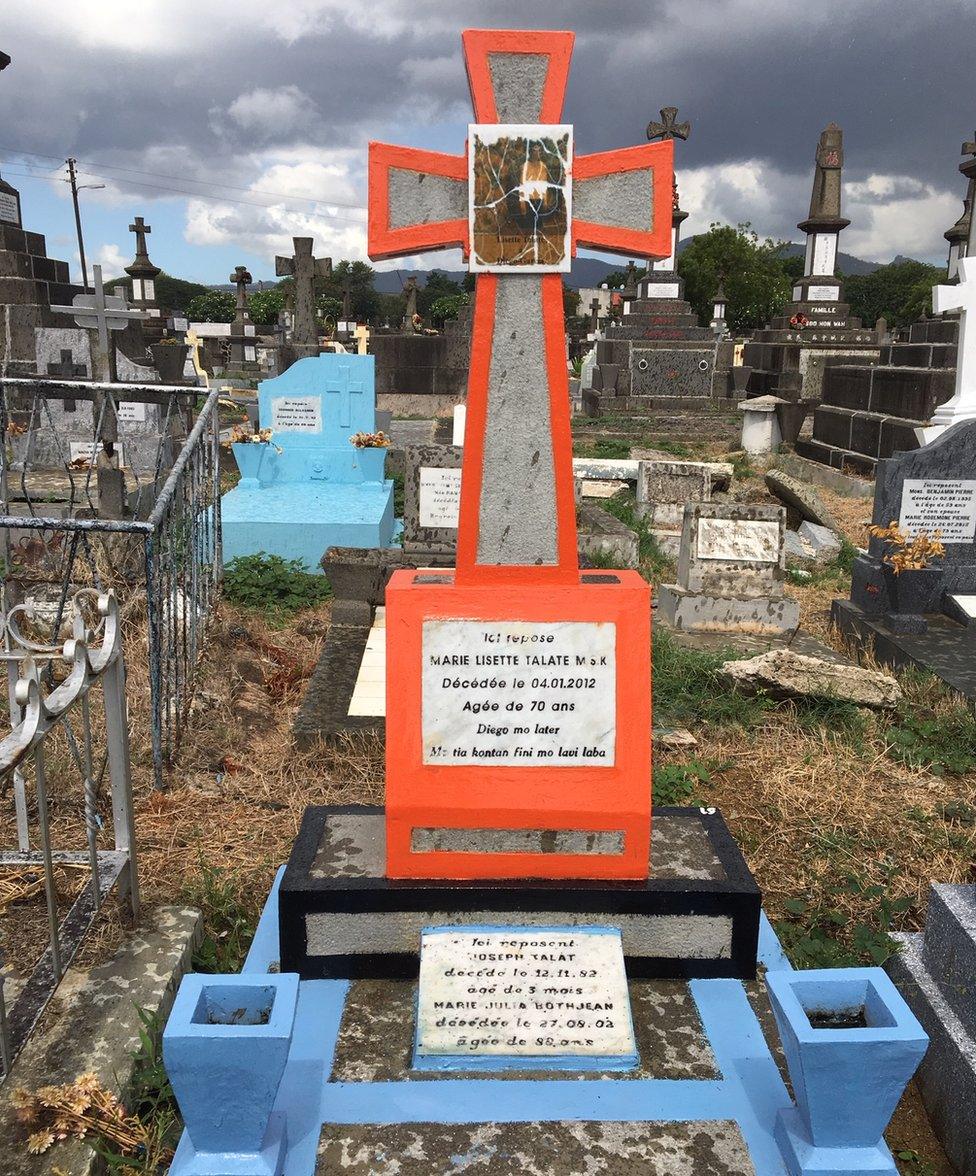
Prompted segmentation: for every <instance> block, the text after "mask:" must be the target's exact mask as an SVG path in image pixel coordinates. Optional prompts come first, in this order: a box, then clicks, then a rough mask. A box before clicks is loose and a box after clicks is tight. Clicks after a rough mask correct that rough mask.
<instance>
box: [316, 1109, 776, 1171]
mask: <svg viewBox="0 0 976 1176" xmlns="http://www.w3.org/2000/svg"><path fill="white" fill-rule="evenodd" d="M462 1172H463V1173H466V1174H467V1176H479V1174H483V1176H567V1174H568V1173H576V1172H585V1173H587V1176H633V1174H634V1173H635V1172H640V1173H641V1174H642V1176H720V1174H724V1173H730V1174H731V1173H735V1176H752V1174H753V1173H754V1172H755V1168H754V1167H753V1165H752V1161H751V1160H750V1159H749V1152H748V1150H747V1148H746V1145H745V1141H744V1140H743V1138H742V1135H741V1133H740V1131H739V1129H738V1127H737V1126H736V1124H735V1123H730V1122H722V1121H707V1122H700V1123H615V1122H606V1123H580V1122H573V1121H567V1122H548V1123H458V1124H454V1123H450V1124H448V1123H443V1124H442V1123H404V1124H396V1125H390V1124H379V1125H365V1126H358V1125H350V1126H342V1127H338V1128H336V1127H331V1126H328V1125H327V1126H326V1128H325V1130H324V1132H323V1136H322V1142H321V1144H320V1145H319V1157H318V1165H317V1167H316V1169H315V1173H316V1176H333V1174H336V1173H342V1174H343V1176H360V1174H361V1176H367V1174H368V1176H393V1174H394V1173H395V1174H396V1176H432V1174H434V1173H436V1174H437V1176H454V1174H455V1173H462Z"/></svg>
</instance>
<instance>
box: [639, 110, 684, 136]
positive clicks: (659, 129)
mask: <svg viewBox="0 0 976 1176" xmlns="http://www.w3.org/2000/svg"><path fill="white" fill-rule="evenodd" d="M660 113H661V121H660V122H657V121H656V120H655V119H652V120H651V121H650V122H649V123H648V124H647V137H648V139H650V140H651V142H652V143H653V142H654V140H655V139H687V138H688V136H689V135H690V134H691V123H690V122H683V123H679V122H675V119H676V118H677V117H678V108H677V106H662V107H661V112H660Z"/></svg>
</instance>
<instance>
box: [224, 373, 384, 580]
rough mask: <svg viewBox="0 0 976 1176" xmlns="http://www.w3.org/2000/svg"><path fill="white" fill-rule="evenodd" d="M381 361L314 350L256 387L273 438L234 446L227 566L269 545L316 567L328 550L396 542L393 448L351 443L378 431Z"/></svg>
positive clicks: (272, 552)
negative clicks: (236, 478) (389, 462)
mask: <svg viewBox="0 0 976 1176" xmlns="http://www.w3.org/2000/svg"><path fill="white" fill-rule="evenodd" d="M374 363H375V360H374V357H373V356H372V355H342V354H338V355H316V356H310V357H309V358H307V359H300V360H298V362H297V363H295V364H293V365H292V366H291V367H290V368H289V369H288V370H287V371H286V372H285V373H284V374H283V375H280V376H277V377H275V378H274V379H272V380H262V382H261V383H260V384H259V385H258V401H259V418H260V426H261V428H262V429H271V430H272V441H271V444H269V445H256V444H244V445H235V446H234V447H233V449H234V456H235V458H236V459H237V464H238V467H239V468H240V471H241V482H240V484H239V485H238V486H236V487H235V488H234V489H233V490H231V491H229V492H228V493H227V494H225V495H224V496H223V499H222V502H221V509H222V515H223V549H224V563H225V564H227V563H230V561H231V560H232V559H235V558H236V557H237V556H239V555H254V554H255V553H256V552H259V551H264V552H266V553H267V554H269V555H280V556H282V557H283V558H284V559H298V560H301V562H302V563H303V564H304V565H305V567H306V568H307V569H308V570H309V571H312V572H318V571H320V570H321V569H320V567H319V560H320V559H321V558H322V556H323V555H324V554H325V551H326V549H327V548H329V547H390V546H392V544H393V538H394V534H395V522H394V517H393V482H392V481H390V480H389V479H387V478H386V477H385V476H384V468H383V462H384V458H385V456H386V450H385V449H356V448H355V447H354V446H353V445H352V444H351V443H350V440H349V438H350V437H351V436H352V435H353V434H354V433H359V432H365V433H372V432H374V431H375V429H376V404H375V396H374ZM279 449H280V450H281V452H280V453H279V452H278V450H279Z"/></svg>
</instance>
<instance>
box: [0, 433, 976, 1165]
mask: <svg viewBox="0 0 976 1176" xmlns="http://www.w3.org/2000/svg"><path fill="white" fill-rule="evenodd" d="M631 443H635V442H634V441H633V439H632V438H627V439H626V440H621V439H616V438H612V437H611V438H607V437H601V436H600V435H599V434H595V435H594V434H592V433H590V434H587V435H586V436H585V438H581V439H578V441H577V449H578V452H581V453H584V454H590V455H595V456H606V457H610V456H614V457H623V456H627V455H628V452H627V451H629V447H630V444H631ZM639 443H640V444H641V445H644V446H646V447H648V448H656V449H659V450H661V451H662V452H667V453H673V454H674V455H675V456H678V457H682V456H687V457H695V458H711V459H717V458H723V459H725V460H728V453H727V451H728V445H724V446H722V445H718V444H710V443H708V442H706V441H704V440H702V439H687V440H685V441H675V440H673V439H665V438H660V437H655V436H653V435H651V436H645V437H642V438H641V439H640V442H639ZM734 466H735V476H734V479H733V483H732V488H731V490H730V496H731V497H733V498H735V499H737V500H742V501H754V502H767V501H769V497H768V494H767V492H766V490H765V488H764V483H763V479H762V471H761V469H760V468H758V467H756V466H754V465H753V464H751V463H750V462H749V461H747V460H746V459H745V458H744V457H741V456H739V457H735V458H734ZM822 496H823V497H824V499H825V500H826V501H827V504H828V506H829V507H830V508H831V510H832V511H833V512H834V514H835V517H836V518H837V519H838V520H839V521H840V523H841V525H842V527H843V529H844V532H845V536H846V539H847V541H848V542H847V543H846V544H845V546H844V549H843V551H842V552H841V555H840V556H839V557H838V558H837V559H835V560H834V561H832V562H831V563H829V564H827V565H825V566H823V567H820V568H816V569H814V570H813V571H812V573H811V575H810V576H809V578H805V577H802V576H799V577H798V576H791V578H790V585H789V591H790V592H791V593H792V594H793V595H795V596H796V597H797V598H798V599H799V600H800V602H801V608H802V622H801V624H802V627H803V628H804V629H805V630H806V631H807V632H809V633H811V634H813V635H814V636H816V637H818V638H820V639H821V640H823V641H825V642H826V643H828V644H830V645H832V646H833V647H834V648H836V649H837V650H838V651H840V650H841V645H840V642H839V638H838V637H837V636H836V635H835V634H834V633H833V632H832V631H831V629H830V625H829V604H830V601H831V600H832V599H833V598H834V597H837V596H841V597H843V596H846V595H848V593H849V589H850V576H849V567H850V560H851V558H852V557H853V554H854V545H856V544H859V543H861V542H862V541H863V526H864V523H865V522H866V516H867V515H868V513H869V504H868V502H867V501H866V500H863V499H847V498H842V497H840V496H838V495H835V494H831V493H830V492H829V491H822ZM605 505H606V506H607V508H608V509H609V510H610V511H611V512H612V513H614V514H615V515H616V516H617V517H618V518H620V519H621V520H622V521H624V522H625V523H627V524H628V525H630V526H632V527H634V528H635V529H636V530H637V531H638V534H639V537H640V554H641V571H642V572H643V573H644V575H645V576H646V577H647V578H648V579H649V580H650V581H651V582H652V583H655V582H662V581H667V580H669V579H671V578H672V576H673V572H674V567H673V563H672V562H671V561H670V560H668V559H667V558H666V557H665V556H663V555H662V554H661V552H660V551H659V550H658V549H657V547H656V545H655V543H654V540H653V538H652V537H651V536H650V534H649V532H648V531H647V529H646V526H645V525H644V524H643V523H642V522H641V520H639V519H638V518H637V516H636V511H635V509H634V506H635V504H634V501H633V498H632V496H631V495H629V494H624V495H622V496H619V497H617V498H615V499H611V500H609V502H607V503H606V504H605ZM327 592H328V588H327V585H326V584H325V581H324V580H323V579H322V578H321V577H316V578H312V577H309V576H306V575H304V574H302V573H294V572H292V571H289V570H288V569H287V568H284V567H282V566H280V565H278V566H275V565H272V566H269V565H268V563H267V562H266V561H263V560H260V559H258V560H250V561H244V562H243V563H242V564H239V565H238V566H237V567H236V569H234V571H233V573H232V574H231V575H230V576H229V577H228V579H227V581H226V582H225V589H224V599H223V601H222V602H221V603H220V605H219V606H218V608H217V610H216V614H215V617H214V619H213V621H212V623H211V627H210V630H209V634H208V640H207V644H206V649H205V653H204V657H203V660H202V663H201V670H200V679H199V688H198V691H197V696H196V701H195V703H194V709H193V714H192V718H191V722H190V727H189V732H188V734H187V736H186V737H185V739H184V742H183V745H182V747H181V750H180V755H179V760H178V763H177V764H176V765H175V766H174V767H173V768H172V769H171V771H170V772H169V775H168V784H169V786H168V788H167V789H166V790H164V791H157V790H155V789H154V788H153V785H152V756H151V747H150V742H149V734H148V733H149V729H150V723H149V702H148V694H149V692H148V681H147V672H146V668H145V664H144V650H145V617H144V615H140V614H139V612H138V606H137V607H136V609H135V610H134V611H131V612H130V614H129V616H128V618H127V621H126V633H125V637H126V644H125V650H126V662H127V667H128V678H129V685H128V698H129V708H130V726H131V730H132V734H133V746H132V755H133V772H134V783H135V789H136V829H137V838H138V845H139V850H140V875H141V879H142V891H143V902H144V908H145V912H144V915H143V919H144V920H145V919H147V918H148V917H150V912H151V911H152V909H153V908H154V907H156V906H158V905H160V904H164V903H184V904H190V905H194V906H197V907H199V908H200V909H201V911H202V913H203V919H204V940H203V943H202V945H201V946H200V947H199V948H198V949H197V953H196V956H195V967H196V968H197V969H198V970H209V971H219V972H232V971H236V970H237V969H238V968H239V967H240V964H241V962H242V960H243V957H244V954H245V952H246V949H247V947H248V944H249V941H250V936H251V934H252V932H253V929H254V927H255V924H256V921H257V917H258V915H259V913H260V909H261V906H262V904H263V902H264V900H265V897H266V895H267V893H268V889H269V887H270V885H271V882H272V879H273V877H274V873H275V870H276V869H277V867H278V866H279V865H280V864H281V863H282V862H284V861H285V860H286V859H287V857H288V853H289V850H290V848H291V844H292V841H293V839H294V837H295V835H296V833H297V831H298V827H299V823H300V820H301V816H302V813H303V811H304V809H305V808H306V806H308V805H321V804H349V803H379V802H381V799H382V795H383V747H382V742H381V740H380V739H379V738H377V737H376V736H375V735H373V734H371V733H368V732H355V733H350V734H349V735H347V736H345V737H342V738H340V739H338V740H337V741H335V742H332V743H330V744H328V745H325V744H323V745H320V746H317V747H313V748H310V749H307V750H297V749H296V748H295V747H294V746H293V745H292V741H291V725H292V721H293V718H294V715H295V712H296V710H297V707H298V705H299V703H300V701H301V698H302V696H303V694H304V691H305V688H306V686H307V683H308V679H309V678H310V676H311V674H312V671H313V669H314V668H315V665H316V662H317V658H318V655H319V651H320V649H321V646H322V643H323V640H324V637H325V633H326V631H327V628H328V624H329V616H330V602H329V599H328V596H327ZM754 652H757V648H756V647H755V646H754V645H751V644H750V643H749V642H745V643H739V644H738V647H736V646H735V643H733V642H732V641H730V640H724V639H722V638H714V639H712V640H711V641H709V642H706V643H704V647H695V646H692V645H689V644H688V643H686V642H685V641H678V640H676V639H675V638H674V637H672V636H669V635H668V634H666V633H663V632H661V630H660V629H657V631H656V633H655V641H654V719H655V730H656V733H657V738H656V747H655V756H654V796H655V802H656V803H658V804H694V805H706V806H707V805H714V806H717V807H718V808H720V809H721V811H722V812H723V814H724V816H725V819H726V821H727V822H728V824H729V827H730V829H731V831H732V833H733V835H734V836H735V838H736V839H737V841H738V843H739V844H740V846H741V847H742V850H743V852H744V854H745V857H746V859H747V861H748V863H749V865H750V867H751V869H752V870H753V872H754V874H755V876H756V879H757V881H758V883H759V885H760V887H761V888H762V891H763V896H764V899H763V902H764V908H765V910H766V912H767V914H768V915H769V917H770V919H771V920H772V921H773V923H774V926H775V927H776V930H777V932H778V934H779V936H780V939H781V941H782V943H783V945H784V947H785V948H786V950H787V952H788V954H789V955H790V957H791V959H792V961H793V963H794V964H795V965H797V966H799V967H818V966H838V965H848V964H851V965H852V964H871V963H881V962H882V961H883V960H884V959H885V958H886V956H887V955H888V954H889V953H890V951H891V950H892V949H893V947H894V944H893V942H892V941H891V940H890V939H889V937H888V932H889V931H891V930H915V929H919V928H920V927H921V926H922V924H923V917H924V909H925V907H924V904H925V900H926V895H927V891H928V886H929V883H930V881H931V880H933V879H938V880H940V881H944V882H971V881H973V880H974V874H973V862H974V860H976V723H974V721H973V718H972V716H971V714H970V712H969V711H968V710H967V709H966V708H965V707H964V706H963V705H961V704H960V703H959V702H958V701H957V700H956V699H955V698H953V697H952V696H950V695H949V694H948V693H947V692H946V691H945V690H943V688H942V687H941V686H939V685H938V684H937V683H936V682H935V681H934V680H931V679H926V678H923V677H921V676H913V675H901V676H900V684H901V687H902V690H903V694H904V697H903V700H902V701H901V702H900V703H899V705H898V707H897V709H895V710H894V711H889V712H883V711H869V710H866V709H862V708H858V707H855V706H853V705H851V704H847V703H842V702H837V701H832V700H821V701H819V702H808V703H801V702H796V703H794V702H776V701H774V700H773V699H771V698H768V697H763V696H759V697H750V696H746V695H743V694H740V693H738V692H737V691H735V690H734V689H732V688H731V687H729V686H728V685H726V684H725V683H723V681H722V680H721V678H720V676H719V673H718V668H719V666H720V665H721V664H722V662H723V661H725V660H726V659H727V658H728V657H730V656H749V655H751V654H752V653H754ZM673 729H680V730H686V731H688V732H690V734H691V736H692V737H693V740H694V744H693V745H689V746H679V742H680V741H679V740H677V739H674V738H673V737H670V736H668V735H667V734H666V732H669V731H671V730H673ZM50 770H51V771H54V770H55V764H53V763H52V765H51V767H50ZM79 792H80V790H79ZM52 818H53V825H52V828H53V838H54V842H55V844H57V842H58V841H59V839H60V838H61V836H62V834H64V833H66V832H67V831H68V830H69V828H71V829H75V830H77V829H78V828H80V826H81V822H82V819H83V806H82V797H81V796H80V795H74V796H71V797H68V798H66V799H64V800H61V801H60V802H59V805H58V807H57V808H56V809H55V811H54V812H53V814H52ZM6 832H7V834H8V836H9V837H11V838H12V836H13V831H12V829H11V830H6ZM61 883H62V885H63V887H64V894H63V898H64V899H65V901H69V900H70V895H71V891H72V886H73V885H75V882H74V880H73V879H72V878H71V877H70V876H69V874H68V872H67V871H63V872H62V875H61ZM28 890H29V886H27V885H26V884H23V885H21V891H22V893H15V894H12V895H8V894H6V893H0V946H2V948H3V950H4V952H5V953H6V958H7V962H8V967H10V968H11V970H12V971H13V972H14V973H15V974H17V973H19V972H23V971H25V970H27V969H29V968H30V966H32V964H33V962H34V960H35V959H36V957H37V956H38V955H39V953H40V951H41V950H42V948H43V945H44V931H43V927H44V918H43V894H42V893H40V892H35V893H33V894H28V893H27V891H28ZM128 933H129V929H128V928H127V927H126V925H125V922H124V918H123V915H122V913H121V910H120V908H119V907H118V906H117V904H116V903H115V902H114V901H113V902H111V903H110V904H109V905H108V907H107V908H106V910H105V911H104V913H103V914H102V915H101V916H100V917H99V919H98V920H97V922H96V926H95V928H94V932H93V934H92V935H91V936H90V938H89V939H88V940H87V941H86V943H85V945H84V946H83V949H82V953H81V955H80V956H79V957H78V959H77V960H76V966H91V965H94V964H96V963H98V962H101V961H104V960H106V959H108V958H109V957H110V956H111V955H112V954H113V953H114V951H115V950H116V949H117V948H118V947H119V945H120V944H121V943H122V942H123V941H124V940H125V938H126V936H127V934H128ZM47 1015H48V1016H53V1015H55V1014H54V1013H53V1011H52V1012H49V1014H47ZM150 1036H151V1034H150ZM148 1040H149V1038H148V1037H147V1042H148ZM139 1072H140V1073H142V1074H143V1076H145V1075H146V1074H147V1073H148V1074H150V1075H151V1074H152V1072H153V1066H152V1054H151V1051H150V1052H147V1049H146V1046H145V1045H144V1047H143V1050H142V1058H141V1070H140V1071H139ZM160 1081H162V1080H160ZM144 1085H145V1084H144ZM164 1095H165V1090H163V1091H162V1092H161V1091H160V1090H159V1089H156V1088H154V1087H153V1080H152V1078H150V1079H149V1080H148V1087H146V1088H145V1089H142V1090H141V1091H140V1097H141V1099H142V1103H143V1107H144V1109H145V1111H146V1114H147V1116H148V1117H149V1119H150V1120H151V1121H152V1122H153V1123H154V1124H155V1128H154V1129H156V1128H158V1131H159V1132H160V1133H161V1134H159V1135H158V1136H157V1137H156V1138H157V1142H158V1145H159V1150H158V1152H157V1155H156V1159H158V1158H160V1157H163V1158H165V1155H166V1147H167V1146H168V1145H169V1144H170V1143H172V1142H175V1138H176V1136H175V1134H174V1131H173V1122H174V1120H173V1119H172V1115H173V1113H174V1112H173V1104H172V1103H171V1102H170V1101H169V1100H168V1099H167V1098H166V1097H163V1096H164ZM888 1140H889V1143H890V1144H891V1145H892V1147H893V1150H895V1151H896V1153H900V1154H899V1164H900V1166H901V1169H902V1171H903V1172H906V1173H915V1174H916V1176H923V1174H929V1176H936V1174H940V1173H943V1172H947V1173H948V1172H951V1169H950V1168H948V1167H947V1166H946V1164H945V1160H944V1157H942V1155H941V1151H940V1149H939V1147H938V1144H937V1143H936V1142H935V1140H934V1137H933V1136H932V1134H931V1131H930V1129H929V1127H928V1123H927V1120H926V1118H925V1115H924V1112H923V1111H922V1109H921V1104H920V1102H919V1100H918V1098H917V1096H916V1095H915V1093H914V1087H910V1088H909V1091H908V1093H907V1094H906V1096H905V1098H904V1099H903V1100H902V1106H901V1108H900V1110H899V1113H898V1115H897V1116H896V1118H895V1120H894V1121H893V1123H892V1126H891V1128H890V1130H889V1132H888ZM167 1141H169V1142H167ZM105 1146H106V1147H108V1148H109V1150H110V1151H111V1150H112V1146H111V1145H110V1144H106V1145H105ZM129 1162H130V1163H131V1166H132V1170H136V1171H153V1170H154V1168H153V1167H152V1164H153V1163H154V1162H155V1160H154V1159H153V1158H152V1157H146V1158H143V1159H141V1160H137V1159H132V1160H131V1161H129ZM122 1170H126V1169H125V1168H124V1167H123V1169H122Z"/></svg>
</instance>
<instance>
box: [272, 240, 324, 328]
mask: <svg viewBox="0 0 976 1176" xmlns="http://www.w3.org/2000/svg"><path fill="white" fill-rule="evenodd" d="M292 242H293V243H294V246H295V255H294V256H293V257H276V258H275V273H276V274H277V275H278V277H279V278H281V277H292V278H294V279H295V311H294V320H293V323H292V331H291V338H292V342H293V343H294V344H295V345H296V346H298V347H308V348H315V349H316V350H317V349H318V346H317V345H318V328H317V326H316V323H315V279H316V278H328V277H330V276H331V274H332V258H331V257H313V256H312V238H311V237H292Z"/></svg>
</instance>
